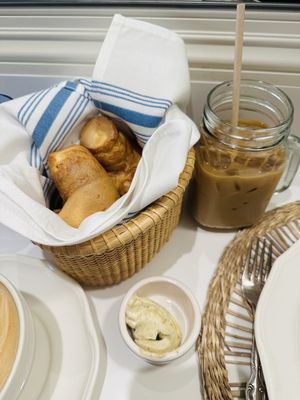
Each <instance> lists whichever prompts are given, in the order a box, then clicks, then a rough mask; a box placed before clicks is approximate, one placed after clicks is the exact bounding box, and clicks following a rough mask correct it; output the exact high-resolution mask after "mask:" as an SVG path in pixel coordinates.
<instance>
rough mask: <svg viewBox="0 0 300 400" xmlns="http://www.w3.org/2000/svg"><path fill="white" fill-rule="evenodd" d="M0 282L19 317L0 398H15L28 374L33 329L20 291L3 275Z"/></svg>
mask: <svg viewBox="0 0 300 400" xmlns="http://www.w3.org/2000/svg"><path fill="white" fill-rule="evenodd" d="M0 282H1V283H2V284H3V285H4V286H5V287H6V288H7V290H8V292H9V293H10V295H11V296H12V298H13V300H14V303H15V305H16V308H17V312H18V317H19V343H18V347H17V352H16V357H15V360H14V363H13V365H12V369H11V371H10V374H9V376H8V378H7V380H6V382H5V383H4V386H3V387H2V389H1V390H0V400H12V399H17V398H18V396H19V395H20V393H21V391H22V388H23V386H24V385H25V383H26V381H27V378H28V376H29V373H30V370H31V366H32V361H33V355H34V349H35V331H34V325H33V320H32V316H31V312H30V309H29V307H28V304H27V303H26V301H25V299H24V297H23V296H22V294H21V293H20V291H19V290H18V289H17V288H16V287H15V286H14V285H13V284H12V283H11V282H10V281H9V280H8V279H7V278H5V277H4V276H3V275H1V274H0Z"/></svg>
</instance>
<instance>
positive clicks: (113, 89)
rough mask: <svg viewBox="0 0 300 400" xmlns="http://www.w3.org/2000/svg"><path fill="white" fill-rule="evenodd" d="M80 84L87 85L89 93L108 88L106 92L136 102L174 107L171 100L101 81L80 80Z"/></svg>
mask: <svg viewBox="0 0 300 400" xmlns="http://www.w3.org/2000/svg"><path fill="white" fill-rule="evenodd" d="M80 82H81V83H82V84H84V85H86V86H87V87H88V88H89V89H88V90H89V91H91V90H92V89H93V88H94V89H93V90H94V91H95V92H97V88H100V89H101V88H102V89H104V88H106V90H107V91H108V92H110V93H120V94H123V95H126V96H128V98H133V99H136V100H142V101H144V102H149V104H161V105H163V106H165V107H164V108H166V107H170V106H171V105H172V102H171V101H170V100H167V99H161V98H158V97H152V96H146V95H142V94H140V93H137V92H133V91H132V90H128V89H124V88H121V87H120V86H116V85H112V84H109V83H106V82H99V81H95V80H92V81H88V80H86V79H80Z"/></svg>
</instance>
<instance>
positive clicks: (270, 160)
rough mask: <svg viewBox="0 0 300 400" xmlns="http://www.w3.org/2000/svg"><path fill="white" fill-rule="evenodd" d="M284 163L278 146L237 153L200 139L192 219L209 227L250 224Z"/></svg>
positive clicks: (264, 207) (267, 198) (259, 212)
mask: <svg viewBox="0 0 300 400" xmlns="http://www.w3.org/2000/svg"><path fill="white" fill-rule="evenodd" d="M240 125H241V124H240ZM284 161H285V152H284V149H283V148H282V147H281V146H279V147H278V148H275V149H272V150H265V151H260V152H248V151H244V152H241V151H236V150H234V149H232V150H230V149H224V148H223V149H222V148H220V147H219V148H216V146H215V145H214V144H213V143H208V142H206V143H204V140H203V138H202V141H201V142H200V143H199V145H198V146H197V148H196V167H195V176H194V182H193V187H192V195H191V201H192V212H193V216H194V218H195V219H196V220H197V221H198V222H199V224H201V225H204V226H207V227H211V228H227V229H228V228H236V227H244V226H249V225H252V224H253V223H255V222H256V220H257V219H258V218H259V217H260V216H261V215H262V214H263V212H264V211H265V209H266V207H267V205H268V203H269V200H270V198H271V196H272V194H273V193H274V190H275V188H276V186H277V183H278V181H279V179H280V177H281V175H282V173H283V169H284Z"/></svg>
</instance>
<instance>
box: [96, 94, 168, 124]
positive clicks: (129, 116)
mask: <svg viewBox="0 0 300 400" xmlns="http://www.w3.org/2000/svg"><path fill="white" fill-rule="evenodd" d="M94 103H95V105H96V107H97V108H100V109H101V110H103V111H108V112H110V113H112V114H115V115H117V116H118V117H120V118H122V119H124V120H125V121H127V122H131V123H133V124H135V125H139V126H143V127H146V128H156V127H157V126H158V125H159V124H160V121H161V120H162V117H156V116H154V115H147V114H142V113H140V112H137V111H132V110H129V109H128V108H122V107H118V106H116V105H114V104H109V103H104V102H102V101H97V100H94Z"/></svg>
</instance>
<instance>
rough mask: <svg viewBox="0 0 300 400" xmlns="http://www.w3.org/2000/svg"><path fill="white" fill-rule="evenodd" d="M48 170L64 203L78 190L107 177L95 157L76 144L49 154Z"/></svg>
mask: <svg viewBox="0 0 300 400" xmlns="http://www.w3.org/2000/svg"><path fill="white" fill-rule="evenodd" d="M48 168H49V173H50V176H51V178H52V179H53V182H54V184H55V186H56V188H57V190H58V192H59V194H60V195H61V197H62V199H63V200H64V201H66V200H67V198H68V197H70V196H71V195H72V193H74V192H75V190H77V189H78V188H80V187H82V186H84V185H86V184H88V183H91V182H93V181H95V180H96V179H99V178H101V177H104V176H107V172H106V171H105V169H104V168H103V167H102V166H101V165H100V164H99V162H98V161H97V160H96V159H95V157H94V156H93V155H92V154H91V153H90V152H89V151H88V150H87V149H86V148H85V147H83V146H80V145H77V144H75V145H72V146H69V147H66V148H65V149H62V150H58V151H55V152H53V153H50V154H49V156H48Z"/></svg>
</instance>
